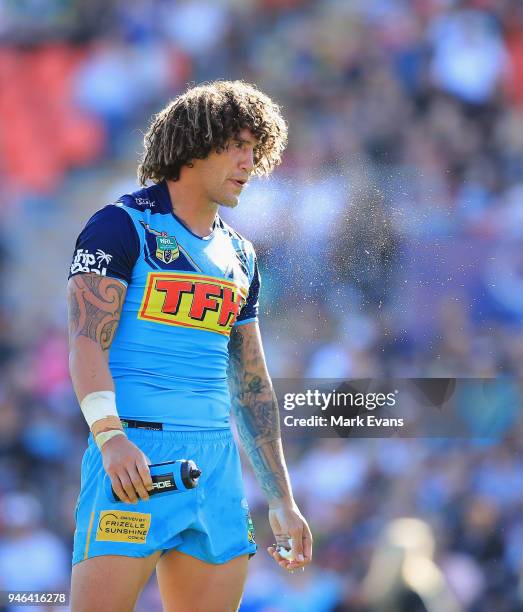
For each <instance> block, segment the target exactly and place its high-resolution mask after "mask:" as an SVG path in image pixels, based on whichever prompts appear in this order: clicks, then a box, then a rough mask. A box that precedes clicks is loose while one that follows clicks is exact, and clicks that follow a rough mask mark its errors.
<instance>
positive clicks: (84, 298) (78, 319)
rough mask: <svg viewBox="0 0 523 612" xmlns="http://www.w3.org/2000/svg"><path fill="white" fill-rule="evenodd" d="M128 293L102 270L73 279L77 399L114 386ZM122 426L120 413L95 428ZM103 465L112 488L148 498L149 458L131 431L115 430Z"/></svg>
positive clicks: (129, 498)
mask: <svg viewBox="0 0 523 612" xmlns="http://www.w3.org/2000/svg"><path fill="white" fill-rule="evenodd" d="M125 294H126V288H125V286H124V285H123V284H122V283H120V282H119V281H117V280H115V279H113V278H110V277H107V276H100V275H98V274H78V275H76V276H73V277H72V278H71V279H70V280H69V284H68V286H67V302H68V310H69V370H70V372H71V378H72V381H73V386H74V390H75V392H76V396H77V398H78V401H79V402H81V401H82V399H83V398H84V397H85V396H86V395H88V394H89V393H93V392H94V391H114V383H113V379H112V377H111V372H110V370H109V365H108V358H109V349H110V347H111V344H112V342H113V338H114V334H115V332H116V328H117V327H118V322H119V320H120V315H121V312H122V306H123V303H124V299H125ZM117 428H121V423H120V420H119V419H118V418H117V417H107V418H105V419H100V420H98V421H95V423H93V434H96V433H100V432H102V431H107V430H110V429H117ZM102 456H103V465H104V468H105V471H106V472H107V473H108V474H109V476H110V478H111V482H112V485H113V489H114V490H115V492H116V493H117V495H118V497H120V499H122V500H123V501H125V502H128V503H135V502H136V501H137V496H140V498H141V499H144V500H145V499H148V497H149V496H148V494H147V489H150V488H152V481H151V476H150V472H149V467H148V465H147V464H148V463H150V461H148V458H147V457H146V456H145V455H144V454H143V453H142V451H141V450H140V449H139V448H138V447H137V446H136V445H135V444H133V443H132V442H131V441H130V440H128V439H127V437H126V436H116V437H114V438H111V439H110V440H109V441H107V442H106V443H105V444H104V445H103V447H102Z"/></svg>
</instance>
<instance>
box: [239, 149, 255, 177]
mask: <svg viewBox="0 0 523 612" xmlns="http://www.w3.org/2000/svg"><path fill="white" fill-rule="evenodd" d="M240 167H241V169H242V170H243V171H245V172H248V173H249V174H250V173H251V172H252V171H253V169H254V151H253V150H252V149H251V150H248V151H246V152H245V156H244V157H242V160H241V163H240Z"/></svg>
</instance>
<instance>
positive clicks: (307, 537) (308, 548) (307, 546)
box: [303, 529, 312, 563]
mask: <svg viewBox="0 0 523 612" xmlns="http://www.w3.org/2000/svg"><path fill="white" fill-rule="evenodd" d="M303 556H304V557H305V561H307V562H308V563H310V562H311V560H312V535H311V532H310V531H309V530H308V529H306V530H305V533H304V534H303Z"/></svg>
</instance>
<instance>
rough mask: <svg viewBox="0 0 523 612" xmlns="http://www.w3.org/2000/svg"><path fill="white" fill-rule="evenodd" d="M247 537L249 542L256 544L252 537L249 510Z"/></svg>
mask: <svg viewBox="0 0 523 612" xmlns="http://www.w3.org/2000/svg"><path fill="white" fill-rule="evenodd" d="M247 539H248V540H249V544H256V540H255V538H254V524H253V522H252V518H251V513H250V512H249V513H248V514H247Z"/></svg>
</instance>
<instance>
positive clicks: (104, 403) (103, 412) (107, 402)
mask: <svg viewBox="0 0 523 612" xmlns="http://www.w3.org/2000/svg"><path fill="white" fill-rule="evenodd" d="M80 408H81V409H82V412H83V415H84V417H85V420H86V421H87V425H89V429H91V427H92V426H93V423H94V422H96V421H99V420H100V419H105V418H106V417H108V416H115V417H118V411H117V410H116V400H115V395H114V391H95V392H94V393H89V394H88V395H86V396H85V397H84V399H83V400H82V401H81V402H80Z"/></svg>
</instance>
